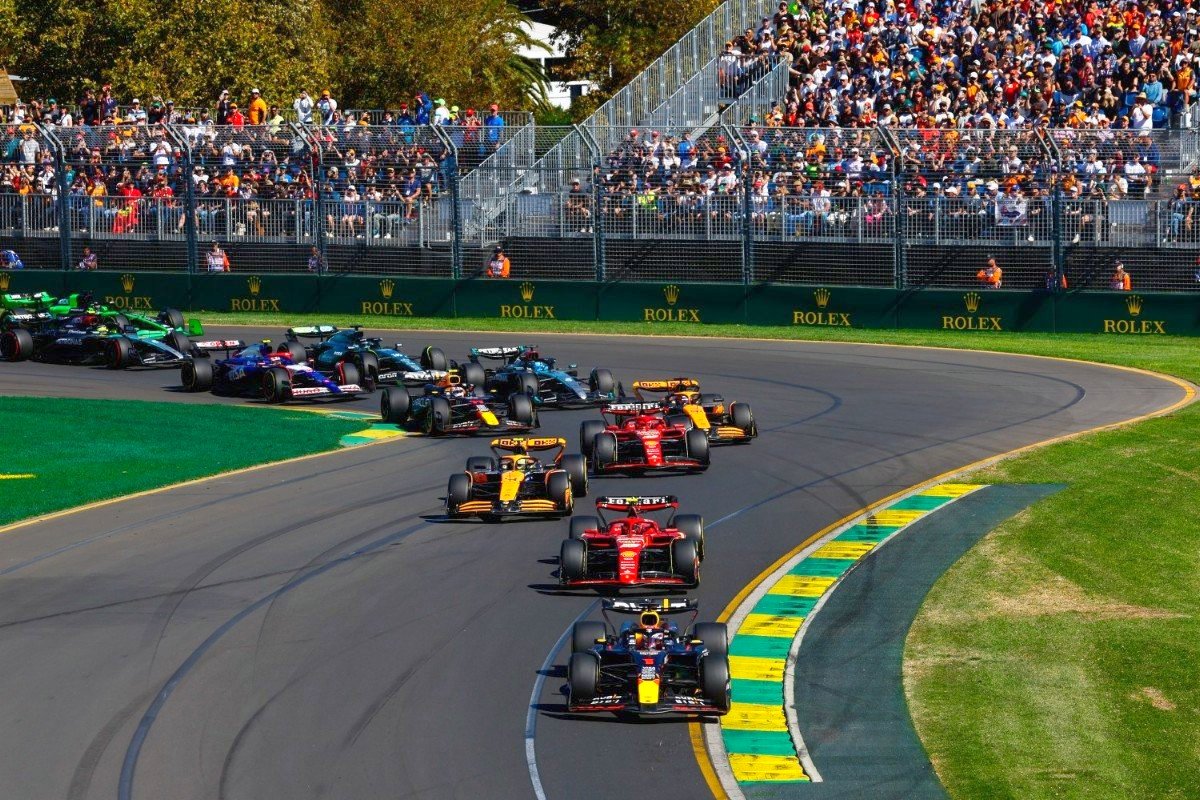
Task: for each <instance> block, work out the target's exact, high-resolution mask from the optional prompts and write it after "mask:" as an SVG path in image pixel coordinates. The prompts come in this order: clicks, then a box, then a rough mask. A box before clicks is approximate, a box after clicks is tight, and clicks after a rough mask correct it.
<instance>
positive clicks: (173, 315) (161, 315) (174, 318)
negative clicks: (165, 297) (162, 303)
mask: <svg viewBox="0 0 1200 800" xmlns="http://www.w3.org/2000/svg"><path fill="white" fill-rule="evenodd" d="M158 321H159V322H161V323H162V324H163V325H166V326H167V327H169V328H173V329H176V330H182V329H183V326H184V324H185V320H184V318H183V312H182V311H180V310H179V309H178V308H164V309H163V310H162V311H160V312H158Z"/></svg>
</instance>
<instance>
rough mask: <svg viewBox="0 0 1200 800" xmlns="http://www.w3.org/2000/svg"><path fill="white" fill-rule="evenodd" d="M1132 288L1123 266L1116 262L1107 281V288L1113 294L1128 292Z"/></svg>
mask: <svg viewBox="0 0 1200 800" xmlns="http://www.w3.org/2000/svg"><path fill="white" fill-rule="evenodd" d="M1132 286H1133V282H1132V281H1131V280H1130V278H1129V273H1128V272H1126V271H1125V265H1124V264H1123V263H1121V261H1119V260H1118V261H1117V263H1116V266H1115V269H1114V271H1113V274H1112V277H1111V278H1109V279H1108V288H1109V289H1112V290H1113V291H1114V292H1128V291H1129V290H1130V288H1132Z"/></svg>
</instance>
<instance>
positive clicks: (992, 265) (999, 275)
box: [975, 257, 1004, 289]
mask: <svg viewBox="0 0 1200 800" xmlns="http://www.w3.org/2000/svg"><path fill="white" fill-rule="evenodd" d="M975 278H976V280H978V281H979V282H980V283H982V284H983V285H984V286H986V287H988V288H989V289H999V288H1000V286H1001V283H1002V281H1003V279H1004V270H1002V269H1000V265H999V264H997V263H996V259H995V258H993V257H989V258H988V260H987V266H985V267H984V268H983V269H981V270H979V272H978V274H976V275H975Z"/></svg>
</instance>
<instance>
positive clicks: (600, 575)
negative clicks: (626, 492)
mask: <svg viewBox="0 0 1200 800" xmlns="http://www.w3.org/2000/svg"><path fill="white" fill-rule="evenodd" d="M678 508H679V498H677V497H675V496H673V495H665V496H662V497H600V498H597V499H596V510H597V511H598V512H600V511H619V512H624V516H623V517H621V518H619V519H612V520H609V519H605V518H604V515H603V514H601V515H600V516H599V517H575V518H573V519H572V520H571V529H570V538H568V539H566V540H565V541H563V543H562V546H561V547H560V548H559V556H558V564H559V570H558V580H559V582H560V583H561V584H563V585H564V586H609V587H617V588H620V587H623V586H688V587H691V586H696V585H698V584H699V583H700V560H701V559H702V558H704V520H703V519H702V518H701V517H700V516H698V515H696V514H676V513H675V512H676V510H677V509H678ZM665 510H670V512H671V513H670V516H669V517H668V518H667V519H666V521H665V522H663V523H661V524H660V523H659V522H657V521H655V520H653V519H649V518H647V517H645V516H643V515H644V514H645V513H647V512H652V511H665Z"/></svg>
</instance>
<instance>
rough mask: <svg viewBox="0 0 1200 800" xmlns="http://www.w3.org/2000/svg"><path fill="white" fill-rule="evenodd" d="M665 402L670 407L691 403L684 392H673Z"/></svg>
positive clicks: (689, 397)
mask: <svg viewBox="0 0 1200 800" xmlns="http://www.w3.org/2000/svg"><path fill="white" fill-rule="evenodd" d="M667 402H668V403H670V404H671V405H676V406H686V405H687V404H688V403H690V402H692V397H691V395H689V394H687V393H686V392H675V393H674V394H669V395H667Z"/></svg>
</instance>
